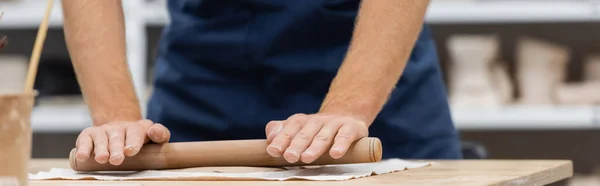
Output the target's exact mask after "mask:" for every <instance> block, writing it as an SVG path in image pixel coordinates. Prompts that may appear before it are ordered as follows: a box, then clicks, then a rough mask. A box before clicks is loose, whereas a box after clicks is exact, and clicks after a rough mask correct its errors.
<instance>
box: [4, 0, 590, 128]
mask: <svg viewBox="0 0 600 186" xmlns="http://www.w3.org/2000/svg"><path fill="white" fill-rule="evenodd" d="M123 2H124V10H125V15H126V24H127V27H126V28H127V33H126V35H127V44H128V45H127V55H128V62H129V65H130V68H131V71H132V74H133V78H134V84H135V87H136V90H137V91H138V95H140V96H141V95H144V94H145V92H144V91H145V90H146V82H145V79H146V78H145V76H146V74H145V72H146V43H147V41H146V30H145V29H146V26H160V25H164V24H167V23H168V21H169V19H168V13H167V11H166V8H165V6H164V4H162V3H164V2H162V3H160V4H156V3H153V4H148V3H145V1H143V0H127V1H123ZM55 3H56V4H55V7H54V9H53V12H52V16H51V19H50V27H51V28H61V27H62V10H61V7H60V1H56V2H55ZM44 8H45V1H42V0H21V1H15V2H2V3H0V10H2V11H4V12H5V13H4V17H3V19H2V20H0V29H37V27H38V25H39V23H40V21H41V20H42V17H43V13H44ZM426 21H427V22H428V23H430V24H460V23H471V24H476V23H484V22H485V23H506V22H510V23H514V22H550V21H552V22H569V21H577V22H582V21H600V3H596V2H595V1H592V0H589V1H585V0H582V1H560V2H552V3H549V2H544V1H483V2H469V1H463V2H458V1H457V2H450V1H441V0H438V1H433V2H432V3H431V5H430V7H429V9H428V12H427V16H426ZM145 104H146V103H144V102H143V101H142V105H145ZM142 108H145V106H144V107H142ZM596 108H597V107H595V106H581V107H569V106H557V107H547V106H540V107H522V106H514V107H513V106H511V107H506V108H502V109H497V110H492V109H490V110H485V109H484V110H480V109H473V110H460V109H458V110H453V118H454V121H455V123H456V125H457V127H458V128H459V129H461V130H474V129H484V130H510V129H532V130H537V129H582V128H583V129H595V128H600V127H598V126H597V125H596V124H595V120H596V118H598V117H600V114H598V113H595V109H596ZM90 123H91V121H90V119H89V114H88V112H87V108H86V107H85V106H83V105H81V106H72V107H56V108H55V107H38V108H36V109H35V110H34V112H33V116H32V126H33V130H34V131H44V132H54V131H80V130H81V129H83V128H85V127H87V126H89V125H90ZM567 124H568V125H567Z"/></svg>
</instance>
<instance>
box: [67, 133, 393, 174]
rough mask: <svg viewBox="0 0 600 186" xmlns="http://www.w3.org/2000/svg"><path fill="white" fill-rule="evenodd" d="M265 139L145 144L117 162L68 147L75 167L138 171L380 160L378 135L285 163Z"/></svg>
mask: <svg viewBox="0 0 600 186" xmlns="http://www.w3.org/2000/svg"><path fill="white" fill-rule="evenodd" d="M266 149H267V143H266V140H225V141H204V142H177V143H165V144H146V145H144V146H143V147H142V149H141V150H140V152H139V153H138V154H137V155H135V156H133V157H126V158H125V160H124V161H123V163H122V164H121V165H118V166H114V165H110V164H109V163H106V164H100V163H98V162H96V161H95V160H94V157H93V156H92V157H90V158H88V159H87V160H85V161H78V160H76V158H75V152H76V149H73V150H71V153H70V155H69V160H70V164H71V168H72V169H73V170H76V171H140V170H161V169H181V168H192V167H212V166H250V167H284V166H300V165H328V164H349V163H370V162H378V161H380V160H381V156H382V147H381V141H380V140H379V139H378V138H362V139H360V140H358V141H356V142H355V143H354V144H352V146H350V148H349V149H348V151H347V153H346V155H344V156H343V157H342V158H340V159H333V158H331V157H330V156H329V154H327V153H325V154H323V155H322V156H321V157H320V158H319V159H317V160H315V161H314V162H312V163H310V164H305V163H302V162H301V161H298V162H296V163H289V162H287V161H285V159H283V157H278V158H274V157H271V156H270V155H269V154H267V151H266Z"/></svg>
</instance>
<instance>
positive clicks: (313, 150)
mask: <svg viewBox="0 0 600 186" xmlns="http://www.w3.org/2000/svg"><path fill="white" fill-rule="evenodd" d="M341 126H342V122H340V121H339V120H332V121H328V122H327V123H325V125H323V127H322V128H321V130H320V131H319V133H317V135H316V136H315V137H314V138H313V141H312V143H311V144H310V146H309V147H308V148H307V149H306V151H304V152H303V153H302V154H301V155H300V160H301V161H302V162H304V163H312V162H313V161H315V160H317V159H318V158H319V157H321V156H322V155H323V154H324V153H325V152H326V151H327V150H328V149H329V147H331V144H333V138H334V137H335V134H336V133H337V131H338V130H339V129H340V127H341Z"/></svg>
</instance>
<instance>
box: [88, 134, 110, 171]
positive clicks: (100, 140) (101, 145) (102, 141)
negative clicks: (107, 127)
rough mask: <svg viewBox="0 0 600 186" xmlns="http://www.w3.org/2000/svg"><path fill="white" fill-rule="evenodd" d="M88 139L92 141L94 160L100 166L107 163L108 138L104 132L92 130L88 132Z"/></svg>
mask: <svg viewBox="0 0 600 186" xmlns="http://www.w3.org/2000/svg"><path fill="white" fill-rule="evenodd" d="M90 137H92V141H94V156H95V157H94V159H95V160H96V162H98V163H100V164H105V163H107V162H108V156H109V154H108V137H106V132H105V131H104V130H94V131H93V132H90Z"/></svg>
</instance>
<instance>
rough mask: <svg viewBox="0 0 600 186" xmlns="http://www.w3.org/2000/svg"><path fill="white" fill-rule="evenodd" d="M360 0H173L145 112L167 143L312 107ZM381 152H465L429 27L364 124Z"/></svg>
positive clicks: (233, 135) (254, 133)
mask: <svg viewBox="0 0 600 186" xmlns="http://www.w3.org/2000/svg"><path fill="white" fill-rule="evenodd" d="M358 6H359V1H358V0H309V1H307V0H285V1H277V0H223V1H204V0H173V1H168V10H169V12H170V17H171V23H170V24H169V25H167V26H166V27H165V30H164V33H163V35H162V38H161V41H160V45H159V54H158V57H157V59H156V66H155V79H154V92H153V95H152V97H151V99H150V102H149V105H148V118H149V119H152V120H154V121H155V122H158V123H162V124H164V125H165V126H167V127H168V128H169V129H170V131H171V132H172V139H171V141H172V142H180V141H207V140H229V139H264V138H265V132H264V127H265V125H266V124H267V122H269V121H271V120H283V119H286V118H287V117H289V116H291V115H293V114H296V113H316V112H317V111H318V110H319V107H320V105H321V102H322V101H323V98H324V97H325V94H326V93H327V91H328V88H329V84H330V83H331V81H332V79H333V78H334V76H335V75H336V72H337V70H338V68H339V67H340V65H341V63H342V60H343V58H344V55H345V53H346V51H347V49H348V44H349V42H350V39H351V37H352V31H353V26H354V21H355V17H356V15H357V10H358ZM369 135H370V136H374V137H379V138H380V139H381V140H382V144H383V149H384V156H383V157H384V158H420V159H429V158H436V159H457V158H461V152H460V146H459V142H458V137H457V132H456V131H455V128H454V126H453V123H452V120H451V117H450V111H449V108H448V103H447V99H446V92H445V88H444V84H443V81H442V76H441V72H440V68H439V64H438V59H437V56H436V51H435V45H434V43H433V41H432V38H431V33H430V31H429V29H428V28H427V27H426V26H424V28H423V30H422V33H421V35H420V37H419V39H418V41H417V43H416V45H415V47H414V50H413V53H412V55H411V56H410V61H409V62H408V64H407V66H406V69H405V71H404V73H403V75H402V77H401V79H400V80H399V82H398V84H397V86H396V88H395V89H394V90H393V93H392V95H391V97H390V100H389V102H388V103H387V104H386V105H385V107H384V108H383V110H382V111H381V112H380V114H379V115H378V117H377V118H376V120H375V122H374V123H373V124H372V126H371V128H370V133H369Z"/></svg>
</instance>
